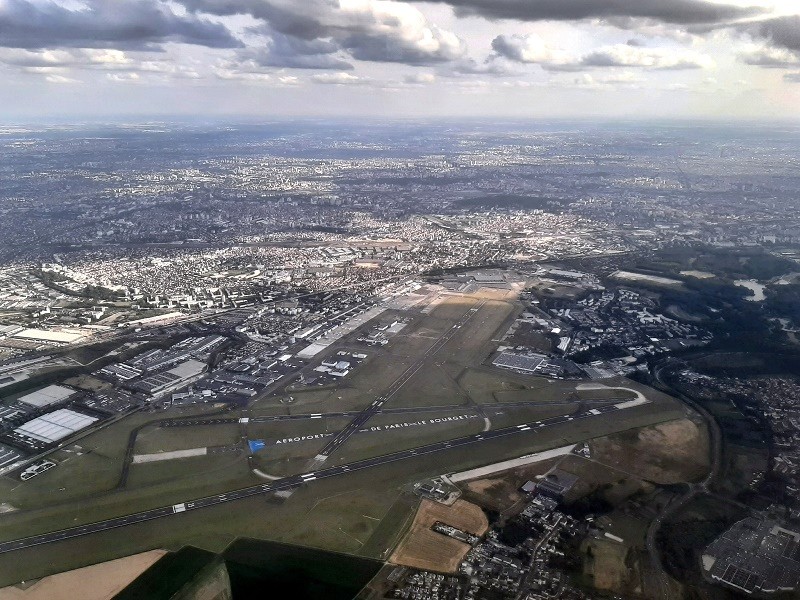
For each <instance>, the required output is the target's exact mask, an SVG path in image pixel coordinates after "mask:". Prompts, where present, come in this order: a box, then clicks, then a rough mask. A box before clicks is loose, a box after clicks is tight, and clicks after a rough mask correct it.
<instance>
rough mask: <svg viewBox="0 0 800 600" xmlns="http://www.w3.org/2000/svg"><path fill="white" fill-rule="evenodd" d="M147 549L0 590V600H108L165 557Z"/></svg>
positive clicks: (162, 552) (156, 551) (164, 551)
mask: <svg viewBox="0 0 800 600" xmlns="http://www.w3.org/2000/svg"><path fill="white" fill-rule="evenodd" d="M166 553H167V552H166V550H151V551H149V552H142V553H141V554H134V555H132V556H126V557H124V558H117V559H115V560H110V561H108V562H104V563H99V564H96V565H91V566H89V567H83V568H81V569H75V570H73V571H65V572H64V573H57V574H56V575H50V576H49V577H45V578H44V579H40V580H39V581H37V582H36V583H34V584H33V585H31V586H30V587H17V586H11V587H5V588H2V589H0V600H75V598H80V599H81V600H110V599H111V598H113V597H114V596H116V595H117V594H118V593H119V592H120V591H122V589H123V588H125V586H127V585H128V584H129V583H130V582H131V581H133V580H134V579H136V578H137V577H138V576H139V575H141V574H142V573H144V572H145V571H146V570H147V569H148V568H150V566H151V565H153V563H155V562H156V561H157V560H158V559H160V558H161V557H162V556H164V555H165V554H166Z"/></svg>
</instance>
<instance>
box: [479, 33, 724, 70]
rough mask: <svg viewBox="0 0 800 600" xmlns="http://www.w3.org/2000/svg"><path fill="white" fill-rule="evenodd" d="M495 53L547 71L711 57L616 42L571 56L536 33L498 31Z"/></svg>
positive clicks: (677, 63)
mask: <svg viewBox="0 0 800 600" xmlns="http://www.w3.org/2000/svg"><path fill="white" fill-rule="evenodd" d="M492 49H493V50H494V51H495V53H496V55H497V56H501V57H503V58H506V59H508V60H511V61H514V62H518V63H525V64H537V65H540V66H541V67H542V68H544V69H546V70H548V71H582V70H585V69H594V68H608V67H626V68H643V69H653V70H682V69H705V68H713V67H714V61H713V60H712V59H711V58H710V57H708V56H706V55H703V54H697V53H695V52H689V51H686V50H682V49H665V48H644V47H641V46H634V45H631V44H616V45H613V46H605V47H602V48H598V49H597V50H593V51H591V52H589V53H588V54H584V55H582V56H572V55H569V54H568V53H566V52H563V51H561V50H558V49H553V48H551V47H549V46H548V45H547V44H546V43H545V42H544V41H543V40H542V39H541V38H540V37H538V36H536V35H525V36H521V35H499V36H497V37H496V38H495V39H494V40H492Z"/></svg>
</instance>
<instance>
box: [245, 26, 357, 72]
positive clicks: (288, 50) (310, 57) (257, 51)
mask: <svg viewBox="0 0 800 600" xmlns="http://www.w3.org/2000/svg"><path fill="white" fill-rule="evenodd" d="M237 60H239V61H240V62H242V63H243V66H244V65H246V64H248V63H249V64H251V66H253V67H255V68H256V70H258V69H259V68H261V67H274V68H289V69H333V70H337V71H350V70H352V69H353V65H352V64H351V63H349V62H348V61H347V60H345V59H344V58H343V56H342V52H341V51H340V48H339V46H338V45H337V44H335V43H334V42H331V41H330V40H322V39H314V40H304V39H300V38H295V37H292V36H288V35H284V34H282V33H278V32H270V35H269V37H268V38H267V42H266V45H265V46H262V47H254V48H245V49H243V50H241V51H239V52H238V53H237Z"/></svg>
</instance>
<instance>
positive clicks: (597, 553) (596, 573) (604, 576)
mask: <svg viewBox="0 0 800 600" xmlns="http://www.w3.org/2000/svg"><path fill="white" fill-rule="evenodd" d="M589 546H590V547H591V549H592V559H591V560H589V561H587V562H586V574H587V575H591V576H592V582H593V583H594V587H595V588H597V589H599V590H609V591H610V590H613V591H620V590H622V589H623V588H624V587H625V584H626V583H627V580H628V567H627V565H626V558H627V556H628V547H627V546H626V545H624V544H619V543H617V542H613V541H611V540H602V539H598V540H592V541H591V543H590V544H589Z"/></svg>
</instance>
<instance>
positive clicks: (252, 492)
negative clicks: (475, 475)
mask: <svg viewBox="0 0 800 600" xmlns="http://www.w3.org/2000/svg"><path fill="white" fill-rule="evenodd" d="M617 410H620V409H619V408H617V406H615V405H611V406H603V407H598V408H593V409H590V410H587V411H584V412H581V413H577V414H574V415H570V416H557V417H550V418H548V419H542V420H541V421H536V422H534V423H523V424H521V425H514V426H511V427H504V428H503V429H495V430H493V431H484V432H482V433H476V434H473V435H468V436H465V437H461V438H455V439H452V440H447V441H443V442H435V443H433V444H427V445H424V446H419V447H417V448H411V449H408V450H400V451H398V452H392V453H390V454H384V455H383V456H376V457H373V458H367V459H364V460H360V461H356V462H352V463H349V464H345V465H339V466H335V467H328V468H324V469H319V470H317V471H314V472H309V473H304V474H302V475H292V476H290V477H283V478H281V479H276V480H275V481H271V482H269V483H265V484H260V485H255V486H251V487H246V488H241V489H238V490H232V491H230V492H226V493H224V494H217V495H214V496H207V497H205V498H197V499H194V500H187V501H185V502H182V503H179V504H175V505H171V506H163V507H160V508H154V509H150V510H145V511H141V512H136V513H131V514H129V515H125V516H121V517H115V518H113V519H107V520H105V521H97V522H95V523H87V524H85V525H79V526H77V527H70V528H68V529H61V530H59V531H53V532H50V533H45V534H41V535H34V536H30V537H26V538H21V539H18V540H11V541H8V542H2V543H0V554H2V553H6V552H12V551H14V550H22V549H24V548H31V547H34V546H39V545H42V544H50V543H54V542H59V541H63V540H68V539H71V538H76V537H81V536H84V535H89V534H92V533H99V532H102V531H108V530H110V529H117V528H119V527H126V526H128V525H134V524H136V523H143V522H145V521H151V520H153V519H160V518H162V517H167V516H170V515H174V514H179V513H182V512H187V511H190V510H199V509H201V508H208V507H210V506H216V505H219V504H224V503H227V502H233V501H236V500H241V499H244V498H249V497H251V496H257V495H261V494H269V493H273V492H279V491H282V490H290V489H295V488H298V487H301V486H303V485H306V484H308V483H311V482H312V481H315V480H318V479H328V478H331V477H341V476H343V475H347V474H348V473H351V472H353V471H360V470H363V469H370V468H373V467H379V466H381V465H385V464H389V463H393V462H397V461H401V460H406V459H409V458H414V457H418V456H424V455H426V454H435V453H437V452H444V451H447V450H451V449H453V448H460V447H464V446H468V445H471V444H480V443H482V442H485V441H488V440H493V439H497V438H502V437H506V436H512V435H518V434H520V433H529V434H530V433H536V432H537V431H538V430H540V429H545V428H547V427H552V426H554V425H560V424H563V423H568V422H571V421H579V420H582V419H590V418H592V417H595V416H599V415H603V414H605V413H609V412H613V411H617Z"/></svg>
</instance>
